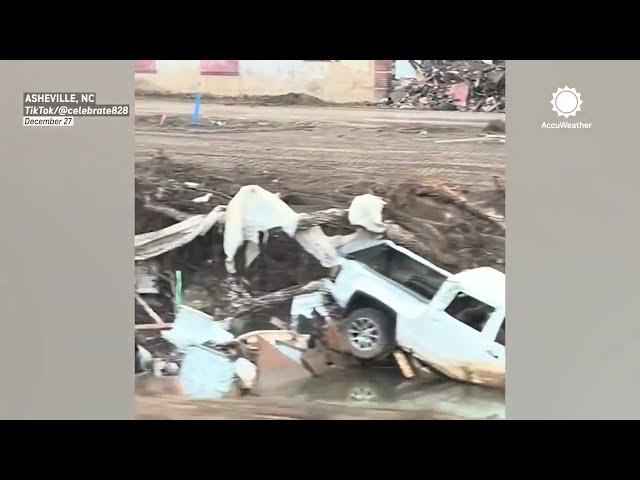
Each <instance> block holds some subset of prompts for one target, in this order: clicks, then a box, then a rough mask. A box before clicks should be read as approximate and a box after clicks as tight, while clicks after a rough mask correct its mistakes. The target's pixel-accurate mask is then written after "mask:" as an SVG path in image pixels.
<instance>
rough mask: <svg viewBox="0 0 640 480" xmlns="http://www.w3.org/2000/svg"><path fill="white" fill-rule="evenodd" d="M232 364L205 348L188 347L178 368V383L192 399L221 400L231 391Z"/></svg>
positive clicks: (233, 370) (232, 378) (233, 371)
mask: <svg viewBox="0 0 640 480" xmlns="http://www.w3.org/2000/svg"><path fill="white" fill-rule="evenodd" d="M235 375H236V372H235V367H234V363H233V362H232V361H231V360H230V359H228V358H226V357H224V356H223V355H220V354H219V353H216V352H214V351H213V350H211V349H208V348H205V347H196V346H194V347H189V349H188V350H187V353H186V355H185V357H184V359H183V361H182V368H180V383H181V384H182V386H183V388H184V390H185V392H186V393H187V394H188V395H190V396H191V397H193V398H199V399H207V398H210V399H215V398H221V397H223V396H224V394H225V393H227V392H228V391H229V390H231V385H232V384H233V381H234V379H235Z"/></svg>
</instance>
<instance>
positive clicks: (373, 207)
mask: <svg viewBox="0 0 640 480" xmlns="http://www.w3.org/2000/svg"><path fill="white" fill-rule="evenodd" d="M386 204H387V203H386V202H385V201H384V200H382V199H381V198H380V197H376V196H375V195H371V194H370V193H366V194H364V195H358V196H357V197H355V198H354V199H353V201H352V202H351V206H350V207H349V223H350V224H351V225H359V226H361V227H364V228H366V229H367V230H369V231H370V232H376V233H382V232H384V231H385V225H384V223H383V222H382V209H383V208H384V206H385V205H386Z"/></svg>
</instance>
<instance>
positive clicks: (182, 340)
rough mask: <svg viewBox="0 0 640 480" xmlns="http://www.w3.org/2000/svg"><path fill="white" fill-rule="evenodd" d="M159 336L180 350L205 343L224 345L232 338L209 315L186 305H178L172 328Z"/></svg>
mask: <svg viewBox="0 0 640 480" xmlns="http://www.w3.org/2000/svg"><path fill="white" fill-rule="evenodd" d="M160 335H162V337H163V338H164V339H165V340H168V341H169V342H171V343H173V344H174V345H175V346H176V347H178V348H179V349H180V350H186V349H187V348H188V347H190V346H191V345H202V344H203V343H205V342H214V343H225V342H228V341H230V340H233V338H234V337H233V335H232V334H231V333H229V332H227V331H226V330H225V329H224V328H222V326H221V325H219V323H218V322H216V321H215V320H214V318H213V317H212V316H211V315H208V314H206V313H204V312H201V311H200V310H196V309H195V308H191V307H188V306H187V305H180V307H179V309H178V313H177V315H176V319H175V321H174V322H173V328H172V329H171V330H165V331H163V332H161V333H160Z"/></svg>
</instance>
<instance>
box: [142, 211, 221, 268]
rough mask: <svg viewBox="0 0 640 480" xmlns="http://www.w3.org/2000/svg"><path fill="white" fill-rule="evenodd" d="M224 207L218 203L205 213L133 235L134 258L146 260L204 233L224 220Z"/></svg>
mask: <svg viewBox="0 0 640 480" xmlns="http://www.w3.org/2000/svg"><path fill="white" fill-rule="evenodd" d="M224 209H225V207H224V206H222V205H220V206H217V207H216V208H214V209H213V210H211V212H209V213H208V214H206V215H194V216H193V217H189V218H187V219H186V220H183V221H182V222H179V223H176V224H174V225H171V226H169V227H166V228H163V229H162V230H157V231H155V232H149V233H142V234H140V235H136V236H135V241H134V243H135V248H136V253H135V259H136V261H138V260H147V259H149V258H152V257H156V256H158V255H162V254H163V253H166V252H168V251H170V250H173V249H175V248H178V247H181V246H182V245H186V244H187V243H189V242H191V241H192V240H193V239H194V238H196V237H197V236H198V235H204V234H206V233H207V232H208V231H209V230H210V229H211V227H213V226H214V225H215V224H216V223H218V222H221V221H223V220H224V216H225V213H224Z"/></svg>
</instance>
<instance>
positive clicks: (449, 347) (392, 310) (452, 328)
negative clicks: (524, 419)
mask: <svg viewBox="0 0 640 480" xmlns="http://www.w3.org/2000/svg"><path fill="white" fill-rule="evenodd" d="M340 253H341V254H342V255H343V256H344V257H345V260H344V261H343V262H342V263H341V265H340V267H339V271H338V273H337V275H336V278H335V280H334V282H333V285H332V292H331V293H332V296H333V297H334V300H335V301H336V303H337V304H338V305H339V306H340V307H342V308H343V309H344V320H342V322H341V325H340V329H341V331H342V333H343V336H344V338H345V340H346V341H347V342H348V344H349V347H350V349H351V352H352V354H353V355H354V356H356V357H358V358H362V359H373V358H379V357H381V356H384V355H386V354H388V353H389V352H390V351H392V350H393V349H394V348H397V347H399V348H401V349H402V350H404V351H405V352H407V353H409V354H410V355H412V356H414V357H415V358H417V359H419V360H420V361H421V362H423V363H424V364H426V365H427V366H428V367H430V368H431V369H433V370H436V371H438V372H440V373H442V374H444V375H446V376H448V377H450V378H454V379H457V380H462V381H466V382H471V383H479V384H487V385H493V386H504V377H505V275H504V273H502V272H500V271H498V270H495V269H493V268H488V267H480V268H474V269H470V270H465V271H463V272H460V273H457V274H452V273H449V272H447V271H446V270H443V269H441V268H439V267H437V266H436V265H433V264H432V263H430V262H428V261H427V260H425V259H424V258H421V257H420V256H418V255H416V254H414V253H413V252H411V251H409V250H407V249H405V248H402V247H400V246H398V245H396V244H394V243H393V242H391V241H388V240H376V241H369V242H366V243H365V244H359V245H347V246H345V247H343V248H342V249H341V250H340Z"/></svg>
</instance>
